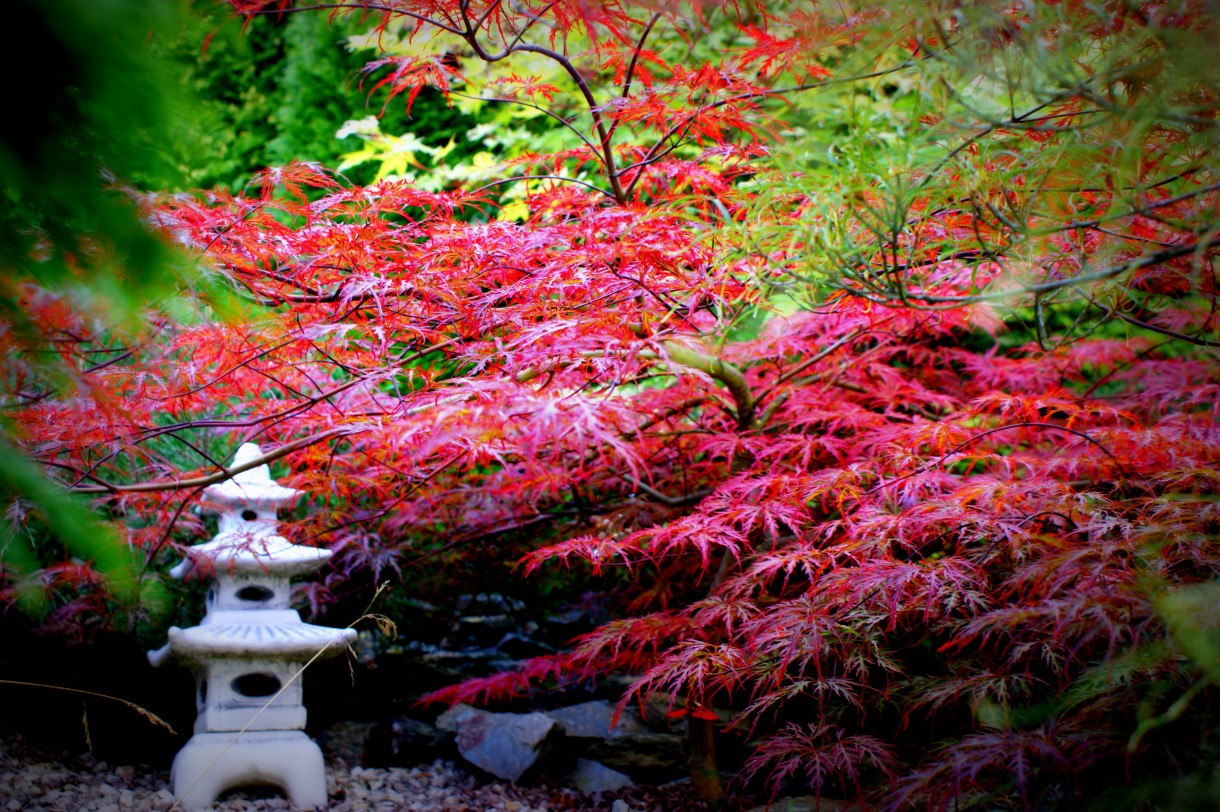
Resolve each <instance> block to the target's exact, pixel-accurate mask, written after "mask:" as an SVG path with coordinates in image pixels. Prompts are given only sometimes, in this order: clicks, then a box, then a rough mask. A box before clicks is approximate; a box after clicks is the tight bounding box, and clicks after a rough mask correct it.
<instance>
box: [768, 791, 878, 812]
mask: <svg viewBox="0 0 1220 812" xmlns="http://www.w3.org/2000/svg"><path fill="white" fill-rule="evenodd" d="M749 812H860V804H858V803H856V802H854V801H844V800H842V799H839V798H826V797H821V798H819V797H817V796H815V795H801V796H799V797H795V798H777V799H775V800H774V801H772V802H771V803H769V804H763V805H762V806H756V807H754V808H753V809H751V810H749Z"/></svg>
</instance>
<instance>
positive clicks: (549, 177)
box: [471, 175, 618, 200]
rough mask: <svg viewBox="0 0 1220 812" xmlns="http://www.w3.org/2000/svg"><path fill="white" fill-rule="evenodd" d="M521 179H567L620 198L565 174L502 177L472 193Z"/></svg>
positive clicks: (611, 196)
mask: <svg viewBox="0 0 1220 812" xmlns="http://www.w3.org/2000/svg"><path fill="white" fill-rule="evenodd" d="M519 180H562V181H567V182H568V183H576V184H579V185H581V186H584V187H587V188H589V189H592V190H593V191H595V192H601V193H602V194H604V195H605V196H606V197H608V198H610V199H611V200H618V198H616V197H615V196H614V194H613V193H611V192H608V191H606V190H605V189H603V188H602V187H600V186H595V185H594V184H592V183H588V182H587V181H583V180H577V179H576V178H565V177H564V176H563V175H517V176H516V177H512V178H501V179H500V180H493V181H492V182H491V183H487V184H484V185H483V186H480V187H479V188H478V189H474V190H473V191H471V194H478V193H479V192H481V191H483V190H484V189H490V188H491V187H493V186H501V185H503V184H505V183H515V182H517V181H519Z"/></svg>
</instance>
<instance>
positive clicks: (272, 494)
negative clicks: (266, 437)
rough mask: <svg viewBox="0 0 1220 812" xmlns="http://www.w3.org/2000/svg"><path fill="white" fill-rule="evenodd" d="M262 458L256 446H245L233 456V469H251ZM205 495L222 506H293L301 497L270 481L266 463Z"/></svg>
mask: <svg viewBox="0 0 1220 812" xmlns="http://www.w3.org/2000/svg"><path fill="white" fill-rule="evenodd" d="M261 456H263V450H262V449H261V448H259V447H258V445H257V444H256V443H243V444H242V445H241V447H240V448H238V449H237V453H236V454H234V455H233V462H232V464H231V466H230V467H231V468H238V467H241V466H243V465H248V464H249V463H251V462H253V461H254V460H256V459H258V458H259V457H261ZM204 493H205V494H207V496H208V497H209V498H210V499H211V500H212V501H213V502H219V503H221V504H223V505H241V504H252V503H256V504H262V505H282V504H286V503H288V502H291V501H292V500H293V499H296V498H297V496H299V495H300V494H301V491H298V490H297V489H295V488H285V487H284V486H283V485H279V484H277V483H276V481H275V480H274V479H272V478H271V467H270V466H268V465H267V464H266V463H264V464H262V465H256V466H254V467H253V468H249V469H247V470H245V471H242V472H240V473H237V474H234V475H233V477H232V478H231V479H227V480H225V481H224V482H221V483H219V484H217V485H209V486H208V487H207V488H206V489H205V491H204Z"/></svg>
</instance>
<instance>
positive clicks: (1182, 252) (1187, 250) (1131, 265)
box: [843, 234, 1220, 305]
mask: <svg viewBox="0 0 1220 812" xmlns="http://www.w3.org/2000/svg"><path fill="white" fill-rule="evenodd" d="M1217 245H1220V234H1213V235H1212V236H1211V237H1209V238H1208V239H1206V240H1204V241H1202V242H1196V243H1192V244H1190V245H1178V246H1174V247H1173V248H1166V249H1164V250H1162V251H1156V252H1154V253H1152V254H1144V255H1143V256H1140V257H1136V258H1135V259H1133V260H1131V261H1129V262H1124V263H1120V264H1118V265H1111V266H1109V267H1108V268H1102V269H1100V270H1097V271H1092V272H1090V273H1084V274H1080V275H1079V276H1072V277H1067V278H1065V279H1056V280H1054V281H1051V282H1039V283H1037V284H1033V285H1026V286H1024V287H1020V288H1010V289H1007V290H998V291H994V292H991V293H974V294H970V295H969V296H936V295H933V294H925V293H920V292H919V291H910V290H908V291H907V295H908V296H910V297H911V298H912V299H916V300H918V301H921V302H932V303H936V304H950V305H952V304H969V303H973V302H994V301H999V300H1001V299H1007V298H1011V297H1012V296H1015V295H1018V294H1022V293H1049V292H1051V291H1055V290H1060V289H1062V288H1070V287H1076V286H1077V285H1083V284H1085V283H1087V282H1100V281H1103V280H1106V279H1111V278H1113V277H1115V276H1120V275H1121V274H1124V273H1128V272H1131V271H1138V270H1140V269H1141V268H1147V267H1149V266H1152V265H1159V264H1160V263H1162V262H1168V261H1169V260H1171V259H1177V258H1178V257H1183V256H1187V255H1189V254H1197V253H1202V252H1203V251H1205V250H1207V249H1209V248H1214V247H1215V246H1217ZM843 290H844V291H845V292H847V293H852V292H853V291H852V290H851V289H850V288H844V289H843ZM877 292H878V293H879V294H881V295H885V292H884V291H882V290H878V291H877ZM894 298H896V297H894Z"/></svg>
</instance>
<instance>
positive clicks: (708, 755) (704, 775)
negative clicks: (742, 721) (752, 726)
mask: <svg viewBox="0 0 1220 812" xmlns="http://www.w3.org/2000/svg"><path fill="white" fill-rule="evenodd" d="M686 745H687V758H688V760H689V764H690V780H691V784H692V785H693V786H694V788H695V792H697V793H699V797H700V798H702V799H703V800H704V801H706V802H707V805H708V807H709V808H710V809H719V808H720V807H721V806H722V805H723V803H724V785H723V784H722V783H721V781H720V772H719V771H718V770H717V769H716V720H714V719H696V718H695V717H694V715H690V716H687V717H686Z"/></svg>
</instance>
